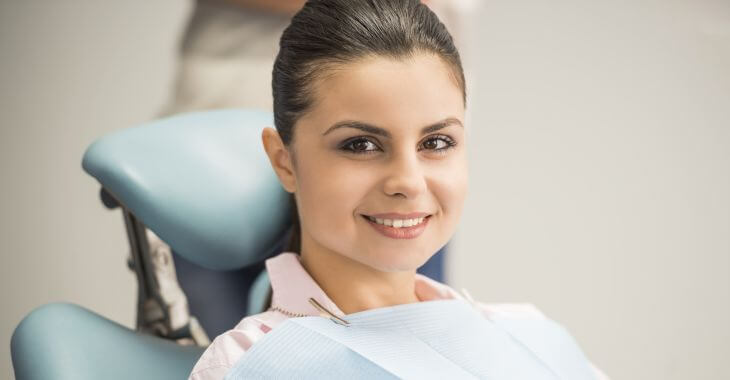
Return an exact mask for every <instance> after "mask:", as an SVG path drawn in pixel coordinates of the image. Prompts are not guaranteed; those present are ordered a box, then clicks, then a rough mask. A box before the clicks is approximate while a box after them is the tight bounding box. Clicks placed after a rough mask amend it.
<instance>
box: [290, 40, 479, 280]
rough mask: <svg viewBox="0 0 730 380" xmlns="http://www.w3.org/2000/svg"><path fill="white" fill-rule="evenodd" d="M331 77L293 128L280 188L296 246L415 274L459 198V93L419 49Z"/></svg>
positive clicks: (463, 179) (456, 212) (450, 225)
mask: <svg viewBox="0 0 730 380" xmlns="http://www.w3.org/2000/svg"><path fill="white" fill-rule="evenodd" d="M330 74H331V75H328V76H326V77H325V78H322V79H320V80H318V81H317V82H316V84H315V94H314V99H315V103H314V105H313V107H312V108H311V109H310V110H309V111H308V112H307V113H306V114H305V115H304V116H303V117H302V118H300V119H299V120H298V121H297V123H296V125H295V127H294V141H293V144H292V148H293V149H292V151H291V154H292V155H293V157H292V159H293V160H294V161H295V164H294V165H292V172H293V175H292V178H291V181H290V182H289V185H290V186H288V187H290V188H287V190H289V191H293V192H294V193H295V197H296V201H297V206H298V211H299V216H300V221H301V228H302V251H303V252H304V251H306V250H308V249H312V250H327V251H329V252H330V253H336V254H340V255H344V256H346V257H348V258H350V259H352V260H355V261H358V262H360V263H363V264H365V265H368V266H370V267H372V268H375V269H378V270H381V271H388V272H391V271H404V270H414V269H416V268H417V267H419V266H421V265H422V264H423V263H425V262H426V260H428V258H430V257H431V256H432V255H433V254H434V253H436V252H437V251H438V250H439V249H440V248H441V247H442V246H444V245H445V244H446V243H447V242H448V240H449V239H450V238H451V237H452V235H453V234H454V231H455V229H456V226H457V223H458V220H459V218H460V215H461V211H462V205H463V202H464V199H465V197H466V193H467V178H468V175H467V154H466V140H465V137H466V135H465V130H464V103H463V98H462V92H461V90H460V88H459V87H458V86H457V84H456V82H455V81H454V80H453V79H452V77H451V75H450V71H449V69H448V67H447V66H446V64H445V63H444V62H443V61H441V60H440V59H439V58H438V57H436V56H433V55H426V54H419V55H416V56H415V57H413V58H411V59H405V60H393V59H389V58H383V57H375V58H367V59H362V60H359V61H356V62H354V63H350V64H346V65H344V66H340V67H338V69H336V70H334V71H332V72H331V73H330ZM280 177H281V176H280ZM285 187H287V186H286V185H285ZM387 214H395V215H387ZM408 214H411V215H408ZM368 216H370V217H375V218H374V219H375V221H374V222H373V221H371V218H369V217H368ZM424 216H427V217H426V219H424V220H423V222H421V223H419V224H416V225H415V226H411V227H405V226H408V225H410V224H412V223H418V222H420V221H421V218H422V217H424ZM378 219H380V220H379V222H381V223H385V224H386V225H380V224H378ZM387 224H391V225H392V226H387ZM399 225H400V226H401V227H400V228H398V226H399ZM404 227H405V228H404Z"/></svg>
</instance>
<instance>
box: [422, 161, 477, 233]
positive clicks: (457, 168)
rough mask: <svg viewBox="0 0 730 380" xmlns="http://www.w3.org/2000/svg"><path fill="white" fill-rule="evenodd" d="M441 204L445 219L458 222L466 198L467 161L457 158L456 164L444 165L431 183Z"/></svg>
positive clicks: (432, 189)
mask: <svg viewBox="0 0 730 380" xmlns="http://www.w3.org/2000/svg"><path fill="white" fill-rule="evenodd" d="M429 187H430V189H431V191H432V192H433V194H434V196H435V197H436V199H437V200H438V202H439V205H440V206H441V211H442V212H443V215H442V216H443V217H444V218H445V221H448V222H452V223H454V224H455V223H456V222H457V221H458V219H459V217H460V216H461V211H462V208H463V206H464V201H465V200H466V195H467V191H468V187H469V173H468V169H467V165H466V162H465V161H463V160H457V161H455V162H454V165H449V166H445V167H442V168H441V169H440V170H439V171H438V173H435V174H434V176H433V177H432V180H431V183H430V184H429Z"/></svg>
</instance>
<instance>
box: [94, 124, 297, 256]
mask: <svg viewBox="0 0 730 380" xmlns="http://www.w3.org/2000/svg"><path fill="white" fill-rule="evenodd" d="M273 125H274V124H273V115H272V114H271V113H270V112H264V111H253V110H223V111H206V112H197V113H189V114H182V115H178V116H173V117H170V118H166V119H162V120H158V121H154V122H150V123H148V124H144V125H141V126H137V127H134V128H129V129H125V130H121V131H118V132H115V133H112V134H110V135H107V136H104V137H102V138H100V139H98V140H97V141H95V142H94V143H93V144H92V145H91V146H90V147H89V148H88V149H87V150H86V153H85V154H84V158H83V168H84V170H86V172H88V173H89V174H90V175H92V176H93V177H95V178H96V179H97V180H98V181H99V182H100V183H101V185H102V187H103V188H104V189H106V191H108V192H109V193H110V194H111V195H112V196H113V197H114V198H116V200H117V201H118V202H120V203H121V204H122V206H123V207H125V208H126V209H128V210H130V211H131V212H132V214H134V215H135V216H136V217H137V218H138V219H140V220H141V221H142V223H144V224H145V225H146V226H147V227H148V228H150V229H151V230H152V231H154V232H155V233H156V234H157V235H158V236H159V237H160V238H162V239H163V240H164V241H165V242H167V243H168V244H169V245H170V246H171V247H172V249H173V250H175V252H177V253H178V254H180V255H182V256H183V257H185V258H186V259H188V260H190V261H192V262H194V263H196V264H198V265H201V266H203V267H206V268H209V269H217V270H229V269H236V268H241V267H244V266H247V265H250V264H254V263H257V262H260V261H261V260H263V259H265V258H266V257H267V256H268V255H269V254H270V253H271V252H269V251H270V249H271V248H272V247H273V246H274V245H275V244H276V242H277V241H278V240H279V239H280V238H281V237H282V235H283V234H284V233H285V232H286V229H287V227H288V226H289V223H290V207H291V205H290V204H289V194H288V193H287V192H286V191H284V189H283V188H282V186H281V184H280V183H279V181H278V178H277V177H276V175H275V174H274V171H273V170H272V168H271V165H270V163H269V161H268V158H267V156H266V153H265V152H264V149H263V146H262V143H261V131H262V129H263V128H264V127H266V126H273Z"/></svg>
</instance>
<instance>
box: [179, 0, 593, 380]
mask: <svg viewBox="0 0 730 380" xmlns="http://www.w3.org/2000/svg"><path fill="white" fill-rule="evenodd" d="M272 86H273V95H274V120H275V128H271V127H268V128H265V129H264V130H263V132H262V142H263V145H264V148H265V150H266V153H267V155H268V157H269V160H270V162H271V166H272V168H273V170H274V171H275V172H276V175H277V176H278V178H279V180H280V182H281V184H282V186H283V187H284V189H285V190H286V191H288V192H289V193H291V194H292V195H293V197H294V199H295V202H296V209H297V212H298V214H297V215H298V216H297V218H296V221H297V223H298V224H297V227H296V229H297V230H298V231H297V232H298V233H297V234H295V235H294V237H293V239H294V240H293V241H292V244H291V245H290V247H289V249H288V252H283V253H281V254H280V255H278V256H276V257H273V258H271V259H269V260H267V262H266V266H267V270H268V273H269V276H270V279H271V286H272V301H271V307H270V309H269V310H268V311H266V312H264V313H261V314H257V315H253V316H249V317H246V318H244V319H243V320H242V321H241V323H240V324H239V325H238V326H236V327H235V328H233V329H231V330H229V331H228V332H226V333H224V334H222V335H220V336H218V337H217V338H216V339H215V340H214V341H213V343H212V345H211V346H210V347H209V348H208V350H206V352H205V353H204V354H203V356H202V357H201V359H200V360H199V361H198V363H197V364H196V366H195V368H194V369H193V372H192V374H191V379H213V378H222V377H223V376H225V375H226V374H229V375H230V376H242V377H245V376H243V375H241V374H242V373H247V372H245V371H246V368H249V367H248V366H249V364H253V365H254V367H255V366H258V365H259V364H261V363H262V361H261V360H264V361H265V362H268V360H277V358H276V357H275V355H274V356H266V355H265V356H266V357H265V358H264V359H261V358H260V356H259V355H260V354H258V353H261V352H276V351H277V350H279V349H283V348H284V347H282V346H276V343H273V342H275V341H276V338H271V339H269V340H268V343H266V345H265V346H264V345H263V343H264V342H262V344H259V345H257V346H256V347H259V348H260V349H259V350H258V351H257V352H258V353H257V354H254V355H244V352H246V351H247V350H249V348H251V347H252V346H253V345H254V343H255V342H257V341H258V340H259V339H260V338H262V337H263V335H264V334H266V333H268V332H269V331H271V330H272V329H274V328H275V327H276V326H278V325H280V324H283V322H284V321H285V320H287V319H289V318H297V317H305V316H318V315H325V316H328V317H329V318H331V319H333V320H334V321H337V323H339V324H342V325H346V326H350V325H351V324H348V322H347V320H348V318H349V317H352V318H355V319H358V320H360V321H361V322H363V323H364V322H365V320H369V319H368V318H365V317H364V316H365V315H369V314H361V313H370V312H375V313H378V312H380V311H389V310H399V312H400V311H402V312H404V313H405V311H406V310H411V309H406V308H404V306H408V305H411V306H415V307H414V308H413V309H412V310H413V311H414V312H417V311H418V310H421V311H423V310H426V309H420V308H419V307H418V306H419V305H420V304H425V302H424V301H445V300H451V301H460V302H468V305H471V306H473V308H469V309H470V310H472V312H476V313H477V314H478V318H477V319H473V318H471V317H473V314H470V313H472V312H469V311H465V309H459V306H454V307H453V308H449V305H462V306H463V305H464V304H448V303H444V304H438V303H437V304H430V305H439V306H438V307H441V305H442V306H443V307H446V308H447V309H445V310H440V309H439V310H440V311H438V312H436V311H434V310H436V309H428V310H431V311H430V312H426V314H425V318H426V320H428V321H430V322H429V323H433V325H432V328H426V329H424V330H419V329H417V328H415V327H414V326H415V325H414V326H410V325H409V324H408V323H407V322H408V319H407V318H406V319H398V320H399V321H400V322H398V323H402V324H400V325H399V326H400V327H401V328H402V327H406V330H408V331H411V332H412V333H413V335H409V336H408V339H411V340H409V341H410V342H413V341H414V340H413V339H416V340H417V341H419V342H424V343H426V344H428V345H429V346H430V347H432V348H433V349H434V350H435V351H438V349H437V347H436V346H438V344H436V343H433V342H431V343H429V342H430V341H429V340H428V338H427V337H423V336H419V334H418V331H423V332H426V333H428V332H433V331H437V330H439V329H440V328H441V327H439V326H444V325H454V326H455V325H459V323H460V321H462V319H459V320H452V321H449V320H448V318H447V317H446V316H449V315H452V312H455V311H458V310H462V311H465V313H466V314H459V315H461V317H463V318H464V319H463V321H467V320H470V321H472V322H473V323H475V324H474V325H472V327H473V329H474V331H475V333H474V334H472V333H471V332H466V331H468V330H469V329H467V330H463V329H462V330H459V331H460V332H458V331H457V330H452V331H448V332H445V333H444V334H445V335H444V336H443V337H444V339H445V341H448V342H461V341H462V340H463V341H464V342H465V343H464V345H459V344H457V346H456V347H452V348H454V349H456V348H458V347H461V348H463V347H467V346H474V347H477V346H479V347H482V349H481V350H482V351H481V352H477V353H476V354H477V358H482V359H484V360H482V359H479V360H477V362H471V361H470V360H471V359H469V360H467V361H464V360H461V359H463V358H468V357H471V356H469V355H471V354H469V355H466V354H463V355H466V356H463V355H462V354H457V352H456V351H454V352H449V350H446V352H440V353H439V356H438V357H439V358H442V359H443V358H448V359H443V360H446V361H445V362H441V361H439V360H442V359H438V360H436V361H432V360H428V359H426V357H425V356H424V357H421V358H420V359H419V355H416V354H415V353H411V352H401V353H400V355H403V358H402V359H403V367H402V368H406V367H408V368H413V366H416V367H418V366H421V367H422V368H431V367H433V366H436V367H433V368H434V370H435V372H431V375H432V376H437V374H442V375H443V374H446V375H448V374H450V375H459V374H463V373H467V372H468V373H471V374H473V375H474V376H475V377H486V374H487V373H490V374H492V375H494V374H495V373H499V374H500V376H501V377H499V376H491V375H490V377H492V378H500V379H506V378H530V379H536V378H555V375H556V373H561V374H563V373H564V369H565V368H568V369H569V370H568V372H569V373H570V374H572V375H570V376H558V377H560V378H566V379H567V378H580V379H586V378H590V377H592V376H593V374H595V373H598V372H591V371H593V370H591V369H589V368H592V367H591V365H590V362H588V361H587V360H586V359H585V358H584V357H582V356H581V354H580V350H579V349H578V348H577V345H575V344H573V343H571V341H570V339H567V343H566V340H564V339H557V338H555V339H554V340H553V341H550V342H543V341H541V340H540V339H537V340H538V341H540V343H535V341H534V340H533V337H531V336H530V334H534V331H537V330H540V329H542V328H544V329H546V331H551V332H555V331H558V330H555V327H554V326H553V325H549V324H547V322H544V321H547V319H546V318H545V317H544V316H543V315H542V314H541V313H540V312H539V311H538V310H537V309H536V308H534V307H533V306H532V305H529V304H483V303H479V302H476V301H474V300H472V299H471V298H470V297H468V296H466V297H464V296H462V295H460V294H459V293H457V292H455V291H454V290H453V289H451V288H450V287H448V286H447V285H445V284H441V283H438V282H435V281H433V280H430V279H428V278H426V277H424V276H422V275H420V274H418V273H416V269H417V268H418V267H419V266H421V265H422V264H423V263H425V262H426V261H427V260H428V259H429V258H430V257H431V256H432V255H433V254H434V253H435V252H437V251H438V250H439V249H440V248H441V247H443V246H444V245H445V244H446V243H447V242H448V240H449V239H450V238H451V237H452V236H453V234H454V232H455V230H456V227H457V225H458V221H459V219H460V216H461V213H462V208H463V204H464V200H465V198H466V195H467V188H468V171H467V166H468V165H467V133H466V131H467V128H468V126H466V125H465V124H464V114H465V107H466V83H465V80H464V74H463V69H462V65H461V61H460V57H459V53H458V52H457V50H456V48H455V47H454V44H453V41H452V38H451V36H450V35H449V33H448V31H447V30H446V28H445V27H444V25H443V24H442V23H441V22H440V21H439V19H438V18H437V17H436V15H435V14H434V13H433V12H431V11H430V10H429V8H428V7H426V6H425V5H423V4H422V3H421V2H419V1H417V0H367V1H352V0H312V1H309V2H307V3H306V4H305V6H304V7H303V8H302V9H301V10H300V11H299V12H298V13H297V14H296V15H295V16H294V18H293V19H292V22H291V25H290V26H289V27H288V28H287V29H286V30H285V31H284V33H283V35H282V37H281V42H280V51H279V54H278V56H277V58H276V62H275V64H274V70H273V82H272ZM434 307H436V306H434ZM438 307H436V308H437V309H438ZM392 308H396V309H392ZM442 312H443V314H441V313H442ZM429 313H432V314H429ZM355 315H357V316H358V317H355ZM404 315H408V313H405V314H404ZM442 315H443V316H444V317H443V318H442V317H440V316H442ZM454 315H456V314H454ZM470 316H471V317H470ZM461 317H460V318H461ZM483 317H486V318H483ZM399 318H403V317H399ZM444 318H446V319H444ZM416 319H417V318H416ZM416 319H414V321H415V320H416ZM487 319H489V320H502V319H506V320H512V319H517V320H525V319H527V320H532V321H536V322H535V323H544V324H543V325H541V327H540V328H538V329H537V330H536V329H535V328H534V327H529V328H528V329H532V330H529V331H532V332H530V333H529V334H527V335H522V333H523V332H521V331H513V333H514V334H513V335H512V336H513V337H514V339H506V340H503V339H502V338H497V337H496V336H494V337H493V338H488V334H490V333H487V331H491V330H488V329H485V327H484V326H483V325H481V323H486V322H485V321H486V320H487ZM480 321H481V322H480ZM446 322H450V323H451V324H449V323H446ZM352 325H356V323H353V324H352ZM287 326H291V325H287ZM494 326H496V325H490V327H489V328H492V329H493V328H494ZM551 326H552V327H551ZM522 328H526V327H519V328H517V330H519V329H522ZM505 330H509V329H507V328H506V327H505ZM278 331H279V332H280V334H284V333H283V332H282V331H288V330H286V329H278ZM350 331H352V334H357V332H356V329H355V330H350ZM367 331H369V332H370V333H374V334H376V335H377V334H385V333H389V331H390V330H387V329H384V330H382V331H380V330H377V329H376V330H375V331H373V330H367ZM526 331H527V330H526ZM540 331H542V330H540ZM479 332H481V333H479ZM339 333H341V332H339ZM323 334H324V332H323ZM448 334H451V336H447V335H448ZM480 334H482V335H480ZM500 334H501V335H500ZM560 334H562V333H556V334H554V335H553V336H563V337H565V335H564V334H563V335H560ZM498 335H499V336H501V337H505V336H506V335H504V332H501V333H499V334H498ZM548 335H549V334H546V335H545V336H548ZM269 336H272V335H269ZM273 336H277V334H273ZM353 336H355V335H347V334H346V335H345V336H344V337H343V338H342V341H346V340H347V339H350V338H352V337H353ZM292 339H294V337H292ZM469 339H471V340H470V341H469V342H467V341H468V340H469ZM285 340H286V339H285ZM375 341H377V339H375V340H372V341H371V340H369V339H365V340H362V341H358V342H360V343H362V344H366V345H367V344H369V343H372V342H375ZM386 341H387V342H386V343H388V342H389V343H388V344H390V343H392V344H393V345H396V346H397V344H398V343H397V341H396V339H395V338H394V340H393V341H392V342H391V341H388V339H387V338H386ZM500 342H501V343H500ZM515 342H518V343H519V344H518V346H519V347H522V348H519V347H518V346H515V344H516V343H515ZM360 343H358V344H360ZM400 343H402V341H401V342H400ZM272 345H273V346H272ZM386 345H387V344H386ZM533 345H534V347H531V346H533ZM270 346H271V347H270ZM355 346H356V345H355ZM355 346H348V347H350V348H351V349H352V350H355V351H356V352H358V353H360V354H362V355H364V356H365V357H367V359H369V360H370V361H371V362H373V363H375V362H379V361H378V359H379V358H378V355H379V354H378V352H380V351H375V352H371V354H370V356H368V355H365V354H363V352H365V351H367V350H365V351H360V348H357V347H355ZM261 347H266V348H261ZM358 347H359V346H358ZM381 347H382V346H381ZM402 347H406V346H402ZM419 347H420V346H419ZM525 347H527V348H529V350H525ZM543 347H551V349H552V348H554V349H558V348H559V349H560V350H563V351H561V352H565V353H566V354H565V356H560V355H557V356H554V357H553V356H548V357H542V358H541V356H542V355H541V354H540V352H539V350H540V349H541V348H543ZM303 348H305V350H306V349H307V347H306V345H305V346H303ZM319 348H321V347H318V348H317V349H319ZM268 349H271V350H273V351H268ZM510 350H515V351H514V354H510V355H512V356H510V358H509V360H508V359H507V358H505V357H504V356H503V355H505V353H508V352H513V351H510ZM254 351H256V350H254ZM435 351H433V352H435ZM429 352H431V354H432V351H429ZM459 352H461V351H459ZM492 352H493V353H499V354H498V355H492V354H491V353H492ZM568 353H570V354H568ZM431 354H429V355H431ZM452 354H453V355H456V357H452V356H453V355H452ZM573 354H575V355H573ZM301 355H303V356H302V357H306V356H307V353H306V352H301ZM323 355H325V356H323V357H321V359H322V358H323V360H320V361H317V363H320V364H316V363H314V364H313V363H309V364H311V365H325V364H321V363H327V365H334V364H332V361H327V360H324V359H327V358H330V359H333V358H335V351H327V352H326V353H324V354H323ZM327 355H329V356H327ZM460 355H462V356H460ZM551 355H552V354H551ZM246 357H250V358H256V359H250V360H255V361H256V363H248V362H246V359H245V358H246ZM299 357H300V356H299V354H294V357H293V358H290V359H291V360H297V358H299ZM242 358H243V359H242ZM536 358H538V359H536ZM333 361H334V359H333ZM491 361H496V362H499V363H501V364H500V365H505V364H504V363H510V362H514V363H517V362H518V361H519V362H520V363H522V364H520V365H517V366H516V367H515V368H514V369H513V370H505V371H501V370H500V371H496V369H495V368H487V367H488V366H487V365H486V364H485V363H490V362H491ZM244 362H246V364H245V365H244V366H243V367H245V368H243V367H241V366H238V368H237V369H236V371H233V372H232V368H234V366H236V365H237V363H244ZM287 363H289V364H284V362H281V363H278V364H276V365H274V366H273V367H271V368H277V369H275V370H272V371H274V372H267V371H268V370H265V371H263V370H262V371H263V372H256V374H257V376H259V377H260V376H263V377H270V376H274V375H275V374H278V375H281V373H280V372H277V371H279V369H280V368H281V366H284V367H286V366H287V365H290V366H293V367H297V366H298V365H297V366H295V365H294V364H291V363H292V362H287ZM435 363H441V364H435ZM475 363H476V364H475ZM272 365H273V364H272ZM409 366H410V367H409ZM250 368H253V367H250ZM250 368H249V369H250ZM256 368H259V367H256ZM287 368H288V367H287ZM348 368H349V369H348V370H352V369H353V368H356V367H353V366H350V367H348ZM357 368H359V367H357ZM448 368H451V369H448ZM467 369H468V370H467ZM241 371H244V372H241ZM298 371H299V372H296V374H295V373H287V375H289V376H295V377H297V378H301V377H317V375H318V374H319V375H322V373H321V372H318V370H313V372H311V373H308V372H303V371H302V369H301V368H298ZM444 371H446V372H444ZM452 371H453V372H452ZM462 371H466V372H462ZM495 371H496V372H495ZM587 371H588V372H587ZM389 372H390V374H391V375H397V374H403V373H411V372H400V371H399V369H398V368H396V369H393V370H390V371H389ZM426 372H428V371H426ZM377 373H380V372H377ZM419 373H420V372H419ZM367 374H371V375H372V373H370V372H363V373H360V374H359V376H358V377H367ZM586 374H588V375H586ZM355 375H356V376H357V375H358V373H355ZM248 376H251V373H248ZM586 376H588V377H586ZM419 377H420V376H419ZM447 377H453V376H447Z"/></svg>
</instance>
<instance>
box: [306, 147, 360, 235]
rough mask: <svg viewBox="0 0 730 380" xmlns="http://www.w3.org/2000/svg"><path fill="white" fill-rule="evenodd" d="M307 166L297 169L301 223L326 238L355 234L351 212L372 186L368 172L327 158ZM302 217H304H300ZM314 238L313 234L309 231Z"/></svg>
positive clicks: (353, 216)
mask: <svg viewBox="0 0 730 380" xmlns="http://www.w3.org/2000/svg"><path fill="white" fill-rule="evenodd" d="M319 161H320V162H328V164H320V163H319V162H311V163H310V165H309V166H307V167H301V168H300V172H301V175H300V176H299V178H298V192H299V197H300V201H301V202H302V203H303V204H302V205H300V209H302V214H303V215H302V219H305V217H306V221H304V220H303V222H304V223H308V224H309V225H310V227H311V228H312V229H313V230H314V229H316V230H321V229H322V228H326V229H327V231H328V232H327V234H328V235H332V236H336V235H335V234H332V232H333V231H337V232H338V233H341V234H353V233H354V231H355V224H354V220H355V219H354V218H355V217H357V215H356V213H355V210H356V208H357V207H358V205H360V204H361V201H362V199H363V198H364V197H365V195H366V194H367V192H368V190H369V189H370V188H371V186H372V183H371V181H372V179H371V178H369V175H368V171H365V170H358V169H357V167H356V166H353V165H344V164H342V163H338V162H337V160H332V159H331V158H328V159H327V160H326V161H325V160H319ZM304 214H306V215H304ZM312 233H314V234H316V231H312Z"/></svg>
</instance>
